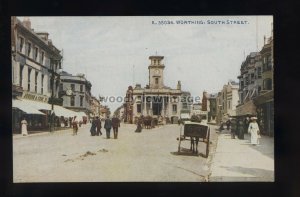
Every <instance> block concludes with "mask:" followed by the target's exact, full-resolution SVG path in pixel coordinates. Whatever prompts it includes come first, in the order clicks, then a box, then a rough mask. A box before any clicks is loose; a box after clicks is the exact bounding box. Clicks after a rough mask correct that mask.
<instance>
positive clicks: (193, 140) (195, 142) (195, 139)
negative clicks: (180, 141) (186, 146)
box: [190, 137, 199, 154]
mask: <svg viewBox="0 0 300 197" xmlns="http://www.w3.org/2000/svg"><path fill="white" fill-rule="evenodd" d="M190 138H191V148H190V150H191V151H192V152H193V153H197V154H198V142H199V137H190ZM195 146H196V148H195Z"/></svg>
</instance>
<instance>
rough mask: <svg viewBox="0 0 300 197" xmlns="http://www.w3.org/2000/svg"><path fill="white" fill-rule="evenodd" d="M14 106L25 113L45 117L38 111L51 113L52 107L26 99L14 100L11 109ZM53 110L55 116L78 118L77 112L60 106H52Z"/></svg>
mask: <svg viewBox="0 0 300 197" xmlns="http://www.w3.org/2000/svg"><path fill="white" fill-rule="evenodd" d="M14 103H15V104H14ZM14 105H18V106H20V107H23V109H24V110H27V111H28V112H26V113H29V112H31V113H33V112H36V113H35V114H43V115H45V114H44V113H42V112H40V111H39V110H48V111H51V107H52V106H51V105H50V104H49V103H44V102H38V101H31V100H27V99H22V100H15V99H14V100H13V107H15V106H14ZM18 108H19V107H18ZM19 109H21V108H19ZM53 109H54V113H55V115H56V116H64V117H74V116H78V112H75V111H72V110H69V109H66V108H64V107H62V106H59V105H54V106H53ZM21 110H22V109H21ZM24 110H22V111H24ZM30 110H31V111H30Z"/></svg>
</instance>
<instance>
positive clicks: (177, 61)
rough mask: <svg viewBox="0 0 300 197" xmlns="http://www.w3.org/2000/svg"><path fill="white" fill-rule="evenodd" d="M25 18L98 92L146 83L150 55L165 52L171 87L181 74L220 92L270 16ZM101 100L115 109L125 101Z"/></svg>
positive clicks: (267, 30)
mask: <svg viewBox="0 0 300 197" xmlns="http://www.w3.org/2000/svg"><path fill="white" fill-rule="evenodd" d="M18 18H19V19H21V20H23V18H24V17H18ZM29 18H30V20H31V28H33V29H34V31H46V32H48V33H49V39H51V40H52V42H53V44H54V45H55V46H56V47H57V48H58V49H59V50H63V70H64V71H67V72H69V73H71V74H74V75H76V74H77V73H83V74H85V76H86V78H87V79H88V80H89V81H90V82H91V84H92V90H91V93H92V95H93V96H96V97H98V96H99V95H101V96H108V97H110V96H122V97H124V96H125V94H126V90H127V88H128V86H130V85H132V86H133V87H134V86H135V84H137V83H138V84H141V85H142V87H145V86H146V84H148V66H149V64H150V60H149V56H151V55H161V56H164V60H163V63H164V64H165V70H164V83H165V85H166V86H169V87H171V88H176V85H177V81H178V80H180V81H181V86H182V89H183V90H184V91H189V92H191V95H192V96H200V98H201V99H202V94H203V91H204V90H205V91H207V92H208V93H217V92H219V91H220V90H221V89H222V88H223V85H225V84H226V83H227V82H228V80H235V81H236V82H238V79H237V76H238V75H239V72H240V66H241V64H242V62H243V60H244V59H245V56H247V55H248V54H249V53H250V52H256V51H259V50H261V48H262V46H263V42H264V36H266V37H267V38H268V37H270V35H271V33H272V23H273V17H272V16H131V17H129V16H126V17H125V16H122V17H121V16H105V17H104V16H98V17H30V16H29ZM177 21H187V23H188V21H193V22H195V21H197V23H194V24H177V23H176V22H177ZM218 21H221V22H218ZM234 21H235V22H237V21H246V22H244V23H245V24H231V23H234ZM172 22H173V24H170V23H172ZM222 22H224V23H225V24H222ZM227 22H229V24H227ZM190 23H191V22H190ZM212 23H213V24H212ZM103 104H105V105H108V106H109V107H110V108H111V111H112V112H113V111H114V110H115V109H116V108H117V107H119V106H121V104H122V103H120V102H113V103H111V102H107V103H103Z"/></svg>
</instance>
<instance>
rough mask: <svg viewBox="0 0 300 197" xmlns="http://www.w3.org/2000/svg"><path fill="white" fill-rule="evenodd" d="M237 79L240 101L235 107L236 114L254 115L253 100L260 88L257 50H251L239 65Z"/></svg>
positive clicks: (259, 58) (260, 74) (258, 54)
mask: <svg viewBox="0 0 300 197" xmlns="http://www.w3.org/2000/svg"><path fill="white" fill-rule="evenodd" d="M240 71H241V74H240V75H239V76H238V79H239V98H240V103H239V105H238V107H237V115H247V114H252V115H256V106H255V104H254V102H253V98H255V97H256V96H257V95H258V94H259V93H260V91H261V90H262V83H263V79H262V63H261V55H260V53H259V52H252V53H250V54H249V55H248V56H247V57H246V60H245V61H244V62H243V63H242V65H241V69H240Z"/></svg>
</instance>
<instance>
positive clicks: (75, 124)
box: [72, 116, 78, 135]
mask: <svg viewBox="0 0 300 197" xmlns="http://www.w3.org/2000/svg"><path fill="white" fill-rule="evenodd" d="M72 126H73V135H77V132H78V120H77V116H74V117H73V119H72Z"/></svg>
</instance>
